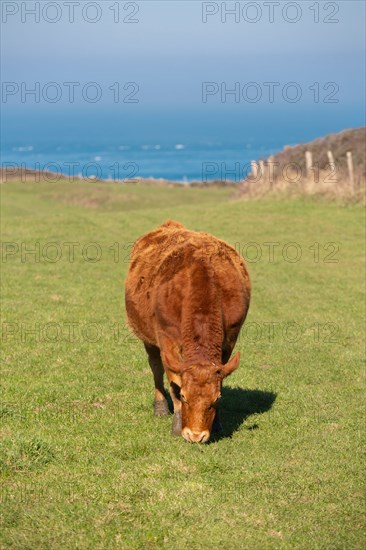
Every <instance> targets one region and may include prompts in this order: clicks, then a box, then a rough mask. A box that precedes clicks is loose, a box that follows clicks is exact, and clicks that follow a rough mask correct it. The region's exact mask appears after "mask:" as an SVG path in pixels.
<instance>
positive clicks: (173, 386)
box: [168, 371, 182, 435]
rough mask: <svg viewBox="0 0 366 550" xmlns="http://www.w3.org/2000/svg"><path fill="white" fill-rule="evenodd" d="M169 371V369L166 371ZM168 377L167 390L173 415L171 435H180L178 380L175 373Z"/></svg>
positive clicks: (180, 416) (180, 412)
mask: <svg viewBox="0 0 366 550" xmlns="http://www.w3.org/2000/svg"><path fill="white" fill-rule="evenodd" d="M168 372H169V371H168ZM168 378H169V391H170V395H171V398H172V401H173V407H174V416H173V425H172V435H182V403H181V402H180V397H179V392H180V381H179V384H177V382H178V380H177V378H176V377H175V375H171V374H168Z"/></svg>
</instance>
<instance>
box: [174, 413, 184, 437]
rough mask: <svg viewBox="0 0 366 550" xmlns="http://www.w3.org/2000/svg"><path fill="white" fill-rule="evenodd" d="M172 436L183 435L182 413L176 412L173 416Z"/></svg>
mask: <svg viewBox="0 0 366 550" xmlns="http://www.w3.org/2000/svg"><path fill="white" fill-rule="evenodd" d="M172 435H174V436H175V435H182V413H181V412H176V413H174V416H173V426H172Z"/></svg>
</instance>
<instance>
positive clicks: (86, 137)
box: [1, 110, 363, 183]
mask: <svg viewBox="0 0 366 550" xmlns="http://www.w3.org/2000/svg"><path fill="white" fill-rule="evenodd" d="M362 123H363V120H362V116H360V115H359V114H358V113H357V112H353V111H352V110H349V111H347V110H345V111H344V112H341V113H339V112H338V114H337V116H336V117H335V116H334V115H332V116H331V115H330V114H329V113H327V112H323V115H322V116H319V114H316V113H309V112H299V111H294V113H293V115H292V116H291V113H290V114H289V113H276V114H275V116H273V114H272V113H271V116H268V113H267V114H266V113H262V114H261V113H260V112H258V111H257V112H256V113H255V115H253V114H252V115H251V114H250V113H249V114H248V113H247V114H246V115H245V116H238V114H236V113H220V114H219V115H218V114H217V113H216V114H215V113H214V112H210V113H202V112H198V113H189V112H188V113H180V112H168V113H167V112H160V113H156V112H153V113H137V114H136V115H133V114H132V115H131V114H129V116H119V117H116V116H115V114H113V113H98V114H96V113H93V116H91V115H90V114H89V113H87V112H73V113H68V112H65V113H56V114H55V113H54V112H48V113H47V112H44V113H29V112H7V113H5V116H4V120H3V128H2V134H1V166H2V167H10V168H12V167H20V168H22V167H23V168H30V169H36V170H41V171H47V172H55V173H56V174H65V175H69V176H72V175H74V176H82V177H84V178H88V179H90V180H92V179H95V178H98V179H105V180H118V181H123V180H127V179H134V178H149V177H153V178H164V179H167V180H173V181H177V182H181V183H186V182H191V181H203V182H205V181H212V180H218V179H220V180H224V181H225V180H230V181H236V182H238V181H240V180H242V179H243V178H244V177H245V176H246V175H248V173H250V169H251V168H250V164H251V161H257V160H259V159H263V158H266V157H268V156H270V155H272V154H274V153H276V152H278V151H280V150H282V149H283V148H284V146H286V145H295V144H297V143H304V142H307V141H311V140H313V139H315V138H317V137H322V136H323V135H326V134H328V133H330V132H337V131H340V130H343V129H345V128H350V127H357V126H360V125H362Z"/></svg>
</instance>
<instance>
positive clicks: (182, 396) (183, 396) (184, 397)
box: [180, 392, 188, 403]
mask: <svg viewBox="0 0 366 550" xmlns="http://www.w3.org/2000/svg"><path fill="white" fill-rule="evenodd" d="M180 398H181V400H182V401H184V403H188V401H187V399H186V396H185V395H184V393H182V392H180Z"/></svg>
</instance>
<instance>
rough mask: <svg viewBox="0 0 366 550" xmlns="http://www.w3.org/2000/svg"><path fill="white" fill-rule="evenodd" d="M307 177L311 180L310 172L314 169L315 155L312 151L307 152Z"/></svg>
mask: <svg viewBox="0 0 366 550" xmlns="http://www.w3.org/2000/svg"><path fill="white" fill-rule="evenodd" d="M305 165H306V177H307V178H310V172H311V169H312V167H313V155H312V154H311V152H310V151H305Z"/></svg>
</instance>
